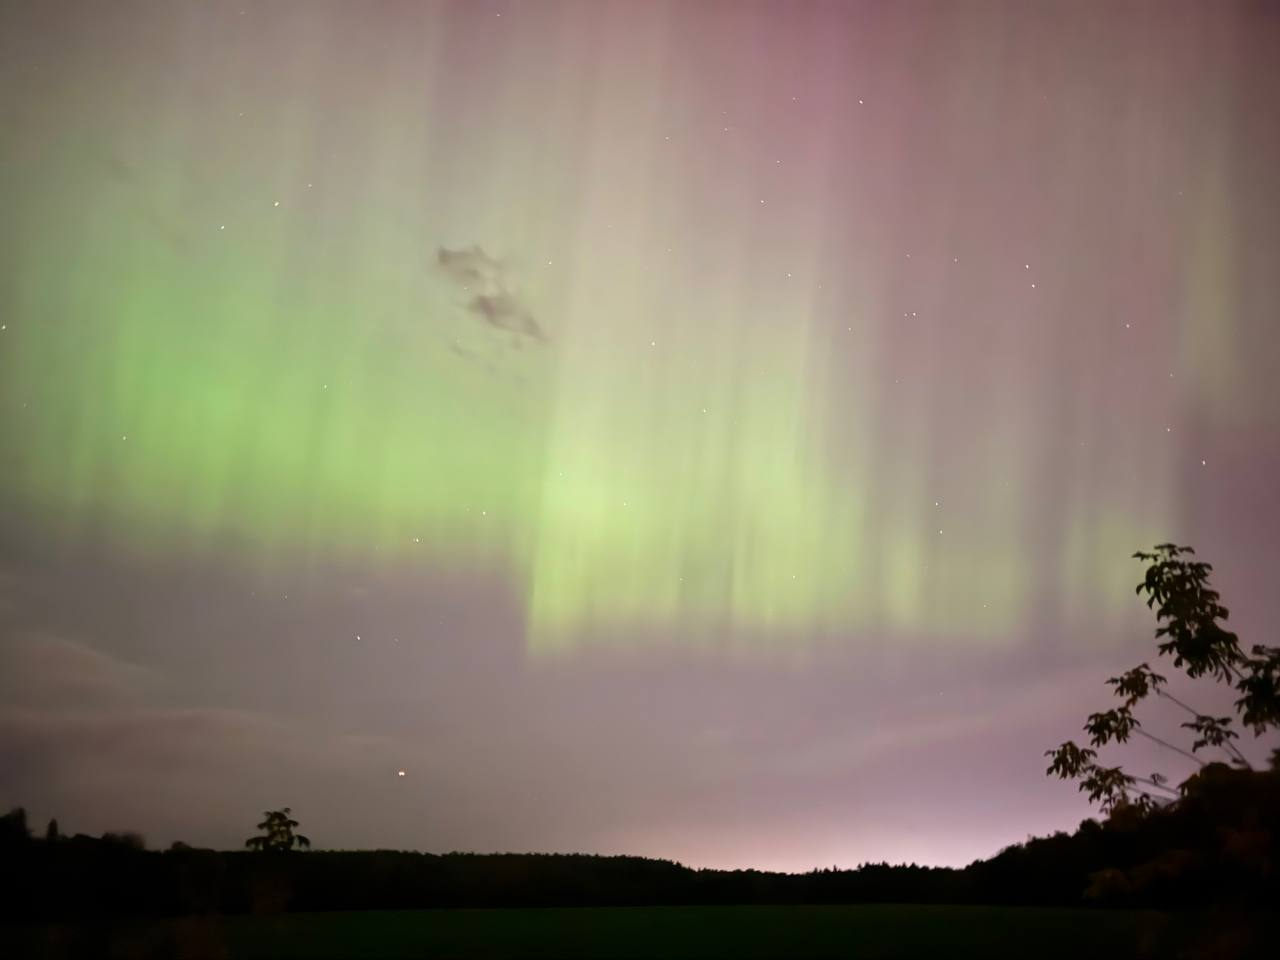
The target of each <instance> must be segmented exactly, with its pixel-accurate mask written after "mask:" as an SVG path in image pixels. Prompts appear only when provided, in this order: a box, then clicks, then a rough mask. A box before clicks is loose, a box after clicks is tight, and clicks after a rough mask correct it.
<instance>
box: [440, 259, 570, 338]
mask: <svg viewBox="0 0 1280 960" xmlns="http://www.w3.org/2000/svg"><path fill="white" fill-rule="evenodd" d="M436 264H437V266H439V268H440V269H441V271H443V273H444V275H445V276H446V277H448V278H449V280H450V282H451V283H452V284H453V286H454V287H455V288H457V292H458V293H460V294H463V295H464V299H465V302H464V304H463V309H464V310H465V311H466V312H467V313H468V314H470V315H471V316H472V317H475V318H476V319H477V320H479V321H480V322H481V323H483V324H484V325H485V326H487V327H490V328H492V329H494V330H497V331H499V332H501V333H505V334H511V335H512V336H513V337H514V338H515V342H516V343H522V342H524V341H526V340H528V341H533V342H537V343H545V342H546V340H547V337H546V334H545V333H544V332H543V329H542V326H541V325H540V324H539V323H538V321H537V319H536V318H535V317H534V315H533V311H532V310H531V309H530V308H529V305H528V304H527V303H526V302H525V301H524V299H523V298H522V297H521V296H520V295H519V294H518V293H517V292H516V290H515V289H514V287H513V284H512V282H511V279H510V277H509V276H508V275H507V270H506V266H505V265H504V264H503V262H502V261H501V260H498V259H496V258H494V257H491V256H490V255H489V254H488V253H486V252H485V251H484V249H483V248H482V247H480V246H479V245H476V246H473V247H471V248H469V249H457V250H451V249H449V248H448V247H440V248H439V249H438V250H437V251H436Z"/></svg>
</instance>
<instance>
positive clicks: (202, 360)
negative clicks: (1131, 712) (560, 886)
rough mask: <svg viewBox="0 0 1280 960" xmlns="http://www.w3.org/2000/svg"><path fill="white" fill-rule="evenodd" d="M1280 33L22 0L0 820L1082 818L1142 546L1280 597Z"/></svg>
mask: <svg viewBox="0 0 1280 960" xmlns="http://www.w3.org/2000/svg"><path fill="white" fill-rule="evenodd" d="M1277 50H1280V6H1276V5H1268V4H1263V3H1250V4H1244V5H1233V4H1229V3H1225V2H1222V3H1217V2H1215V3H1209V2H1205V3H1198V4H1181V3H1173V2H1158V3H1146V4H1123V3H1111V2H1101V0H1099V2H1091V3H1090V2H1086V3H1061V4H1058V3H1028V2H1010V3H1007V4H1002V3H980V2H964V3H961V2H955V3H909V2H894V3H887V2H886V3H868V4H861V3H804V2H782V0H778V2H770V3H753V2H739V3H729V2H694V0H686V2H680V3H670V4H667V3H662V2H658V0H633V2H617V3H614V2H606V0H599V2H596V0H584V2H564V3H554V2H546V3H537V2H511V0H497V2H490V0H466V2H463V0H459V2H451V3H438V4H435V3H408V2H406V3H394V4H392V3H383V4H373V3H360V4H357V3H327V2H319V0H317V2H271V3H265V2H247V0H238V2H232V3H214V2H210V3H179V2H167V0H166V2H157V3H154V4H146V5H143V4H130V3H112V4H105V3H83V4H67V3H63V2H52V0H33V2H30V3H26V4H22V3H7V4H5V5H4V6H3V9H2V11H0V123H2V124H3V126H2V128H0V129H3V130H4V136H3V141H2V142H0V210H2V212H3V215H2V217H0V805H3V806H5V808H6V809H7V807H8V806H9V805H16V804H24V805H25V806H26V807H27V809H28V811H29V814H30V815H31V817H32V818H33V819H34V820H35V821H36V822H37V823H38V824H40V825H42V823H43V819H44V818H47V817H50V816H56V817H58V818H59V821H60V822H61V824H62V826H63V829H64V830H66V831H69V832H75V831H84V832H90V833H100V832H102V831H104V830H120V829H136V830H138V831H140V832H142V833H143V834H145V835H146V837H147V839H148V840H149V841H150V842H151V843H152V844H153V845H167V844H168V843H169V842H171V841H173V840H175V839H179V838H180V839H183V840H185V841H187V842H190V843H193V844H199V845H213V846H224V847H238V846H240V845H241V844H242V842H243V840H244V838H245V837H246V836H248V835H249V834H250V833H251V832H252V827H253V824H255V823H256V822H257V820H258V819H259V818H260V816H259V815H260V812H261V811H262V810H264V809H267V808H269V807H278V806H283V805H285V804H288V805H290V806H292V808H293V809H294V812H295V815H296V816H297V818H298V819H299V820H300V821H301V823H302V828H303V830H304V832H305V833H307V834H308V835H309V836H310V837H311V838H312V839H313V841H314V842H315V844H316V846H318V847H345V848H355V847H374V846H377V847H393V848H403V849H423V850H431V851H448V850H455V849H456V850H479V851H491V850H513V851H525V850H535V851H584V852H601V853H620V852H625V853H633V854H642V855H646V856H657V857H664V858H670V859H676V860H680V861H683V862H685V863H689V864H691V865H696V866H756V867H761V868H780V869H792V870H803V869H809V868H811V867H814V866H830V865H832V864H839V865H841V866H851V865H854V864H857V863H858V862H860V861H864V860H881V859H886V860H890V861H899V860H903V861H918V862H920V863H930V864H957V863H964V862H967V861H969V860H971V859H973V858H976V857H979V856H986V855H989V854H992V853H994V852H995V851H996V850H998V849H999V848H1000V847H1002V846H1004V845H1006V844H1008V843H1012V842H1016V841H1020V840H1023V839H1025V838H1026V836H1027V835H1028V834H1029V833H1045V832H1049V831H1052V830H1055V829H1067V830H1070V829H1072V828H1074V826H1075V825H1076V824H1077V823H1078V821H1079V820H1080V819H1081V818H1082V817H1084V816H1086V815H1087V814H1088V812H1089V809H1088V807H1087V805H1086V803H1085V802H1084V800H1083V799H1082V798H1081V796H1080V795H1078V794H1077V793H1076V792H1075V790H1074V788H1073V787H1072V786H1071V785H1069V784H1063V783H1061V782H1059V781H1056V780H1049V779H1047V778H1046V777H1045V776H1044V768H1045V764H1046V761H1045V759H1044V757H1043V751H1044V750H1045V749H1046V748H1049V747H1051V746H1055V745H1056V744H1057V743H1059V742H1060V741H1062V740H1064V739H1067V738H1068V737H1071V736H1074V735H1077V734H1078V732H1079V726H1080V724H1081V722H1082V721H1083V719H1084V716H1085V714H1086V713H1088V712H1090V711H1092V710H1095V709H1101V708H1103V707H1104V706H1106V705H1108V699H1109V695H1108V692H1107V688H1106V687H1105V685H1104V683H1103V681H1104V680H1105V678H1106V677H1108V676H1110V675H1112V674H1113V673H1114V672H1116V671H1117V670H1118V669H1121V668H1126V667H1129V666H1132V665H1133V664H1135V663H1137V662H1139V661H1141V660H1143V659H1152V658H1153V657H1154V644H1153V642H1152V640H1151V632H1152V629H1153V627H1154V624H1153V622H1152V620H1151V618H1150V615H1149V613H1148V612H1147V610H1146V609H1145V607H1144V606H1143V604H1142V601H1141V600H1140V599H1139V598H1137V597H1135V596H1134V592H1133V586H1134V584H1135V583H1136V582H1137V580H1138V579H1139V578H1140V576H1141V573H1142V568H1141V566H1140V565H1139V564H1138V563H1137V562H1136V561H1134V560H1132V559H1130V558H1129V555H1130V554H1131V553H1132V552H1133V551H1134V550H1137V549H1141V548H1144V547H1149V546H1150V545H1152V544H1154V543H1157V542H1160V541H1164V540H1176V541H1177V542H1179V543H1192V544H1194V545H1195V546H1196V547H1197V548H1198V549H1199V551H1200V553H1201V554H1202V555H1203V557H1204V558H1205V559H1208V560H1210V561H1211V562H1213V563H1214V564H1215V567H1216V580H1215V582H1216V584H1217V586H1218V587H1219V588H1220V589H1221V590H1222V592H1223V595H1224V600H1225V602H1226V604H1227V606H1229V607H1230V608H1231V611H1232V624H1233V626H1234V628H1235V629H1236V630H1238V631H1239V632H1240V634H1241V638H1242V641H1243V642H1244V643H1245V644H1246V645H1247V644H1249V643H1251V642H1274V641H1275V635H1276V626H1277V623H1280V594H1278V593H1277V591H1276V589H1275V571H1274V566H1273V564H1274V563H1275V562H1276V558H1277V557H1280V552H1278V551H1280V548H1278V546H1277V545H1278V544H1280V507H1278V506H1277V503H1276V495H1277V490H1278V489H1280V317H1278V315H1277V306H1278V305H1280V176H1278V175H1277V171H1278V170H1280V57H1278V56H1277ZM1153 709H1157V710H1158V707H1157V708H1153ZM1178 721H1179V718H1178V717H1177V715H1176V714H1171V715H1168V716H1166V717H1164V718H1163V721H1162V720H1161V717H1160V715H1159V714H1156V715H1155V716H1153V717H1152V719H1150V720H1149V721H1146V723H1147V726H1148V728H1149V729H1152V730H1153V731H1158V730H1159V729H1160V727H1161V723H1162V722H1167V725H1168V729H1171V730H1176V729H1177V722H1178ZM1135 753H1136V757H1137V761H1136V767H1137V768H1142V765H1143V763H1145V762H1146V759H1145V756H1144V755H1143V753H1142V751H1141V750H1137V751H1135V752H1131V753H1129V754H1128V755H1127V756H1128V757H1130V758H1133V757H1134V756H1135ZM1164 769H1166V770H1170V772H1172V773H1173V774H1175V775H1176V774H1178V773H1183V774H1185V773H1187V772H1189V771H1187V770H1184V769H1181V768H1169V767H1168V766H1166V767H1165V768H1164ZM1142 772H1145V770H1143V771H1142Z"/></svg>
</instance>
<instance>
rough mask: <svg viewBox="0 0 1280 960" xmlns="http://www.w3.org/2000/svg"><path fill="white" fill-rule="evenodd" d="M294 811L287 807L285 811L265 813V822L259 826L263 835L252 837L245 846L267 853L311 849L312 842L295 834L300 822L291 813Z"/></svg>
mask: <svg viewBox="0 0 1280 960" xmlns="http://www.w3.org/2000/svg"><path fill="white" fill-rule="evenodd" d="M291 812H292V811H291V810H290V809H289V808H288V807H285V808H284V809H283V810H267V811H264V812H263V814H262V816H263V818H264V819H263V821H262V822H261V823H260V824H258V829H259V830H261V831H263V833H262V834H261V835H259V836H256V837H250V838H249V839H248V840H246V841H245V842H244V845H245V846H246V847H248V848H249V849H250V850H259V851H263V852H266V853H288V852H290V851H291V850H293V849H294V847H295V846H296V847H298V848H310V847H311V841H310V840H309V839H307V838H306V837H304V836H303V835H302V834H300V833H294V832H293V831H294V828H296V827H297V826H298V821H297V820H294V819H293V818H292V817H291V816H290V813H291Z"/></svg>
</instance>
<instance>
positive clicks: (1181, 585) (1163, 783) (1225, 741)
mask: <svg viewBox="0 0 1280 960" xmlns="http://www.w3.org/2000/svg"><path fill="white" fill-rule="evenodd" d="M1194 554H1195V551H1194V550H1192V549H1191V548H1190V547H1179V546H1176V545H1174V544H1172V543H1162V544H1160V545H1158V546H1156V547H1154V548H1153V550H1152V552H1150V553H1147V552H1142V551H1140V552H1138V553H1135V554H1134V557H1135V559H1138V560H1141V561H1143V562H1144V563H1146V564H1148V566H1147V572H1146V576H1145V577H1144V578H1143V581H1142V582H1141V583H1139V584H1138V587H1137V591H1136V592H1137V593H1138V594H1143V593H1145V594H1146V595H1147V606H1148V607H1150V608H1152V609H1154V610H1155V614H1156V621H1157V629H1156V634H1155V636H1156V639H1157V640H1160V641H1161V642H1160V643H1159V645H1158V646H1157V650H1158V653H1159V655H1160V656H1162V657H1164V656H1169V657H1172V658H1173V666H1174V667H1175V669H1180V670H1182V671H1183V672H1184V673H1185V674H1186V675H1187V676H1188V677H1190V678H1191V679H1193V680H1202V681H1205V682H1206V683H1214V684H1218V683H1225V684H1228V685H1230V686H1231V687H1233V688H1234V690H1235V691H1236V693H1238V694H1239V697H1238V699H1237V700H1236V701H1235V705H1234V707H1235V717H1234V718H1233V717H1232V716H1230V715H1227V716H1213V715H1211V714H1205V713H1201V712H1200V711H1199V710H1196V709H1195V708H1194V707H1192V706H1190V705H1188V704H1187V703H1185V702H1183V701H1182V700H1181V699H1179V698H1178V697H1175V696H1174V695H1173V694H1171V693H1169V692H1168V691H1167V690H1165V689H1164V685H1165V678H1164V677H1163V676H1161V675H1160V674H1158V673H1156V672H1155V671H1154V670H1152V669H1151V667H1150V666H1149V665H1147V664H1146V663H1141V664H1139V665H1138V666H1136V667H1134V668H1133V669H1131V670H1128V671H1126V672H1125V673H1122V674H1121V675H1120V676H1118V677H1112V678H1111V679H1110V680H1108V681H1107V683H1108V684H1110V685H1111V687H1112V689H1113V692H1114V693H1115V695H1116V696H1117V697H1119V698H1120V701H1121V704H1120V706H1118V707H1113V708H1112V709H1110V710H1104V711H1102V712H1099V713H1094V714H1090V716H1089V719H1088V720H1087V721H1086V722H1085V725H1084V730H1085V732H1086V733H1087V734H1089V744H1090V746H1088V747H1081V746H1078V745H1077V744H1076V743H1074V742H1073V741H1071V740H1068V741H1066V742H1065V743H1063V744H1062V745H1061V746H1059V747H1058V748H1057V749H1055V750H1048V751H1046V752H1045V755H1046V756H1048V757H1050V758H1051V762H1050V764H1049V769H1048V770H1047V771H1046V773H1048V774H1050V775H1056V776H1058V777H1060V778H1061V779H1063V780H1068V779H1075V780H1079V781H1080V789H1081V790H1084V791H1088V794H1089V799H1090V800H1091V801H1093V802H1095V803H1098V804H1100V805H1101V806H1102V809H1103V810H1104V811H1106V812H1107V813H1111V812H1114V811H1115V810H1116V809H1117V808H1119V807H1130V808H1136V810H1137V811H1139V812H1146V811H1149V810H1150V809H1152V808H1153V807H1155V806H1159V805H1162V804H1163V803H1167V802H1170V801H1173V800H1177V799H1178V798H1179V797H1180V796H1182V795H1184V794H1185V793H1186V790H1187V788H1188V784H1192V783H1193V782H1194V781H1195V780H1196V777H1195V776H1193V777H1192V778H1191V779H1189V780H1188V781H1187V782H1186V783H1184V784H1182V785H1181V788H1180V789H1178V788H1174V787H1172V786H1170V785H1169V780H1168V778H1167V777H1165V776H1162V775H1161V774H1159V773H1153V774H1151V775H1150V776H1149V777H1140V776H1135V775H1133V774H1129V773H1126V772H1125V771H1124V769H1123V768H1122V767H1120V766H1114V767H1108V766H1103V765H1102V764H1100V763H1098V761H1097V756H1098V750H1099V749H1100V748H1102V747H1104V746H1106V745H1107V744H1109V743H1112V742H1115V743H1125V742H1127V741H1128V739H1129V737H1130V736H1133V735H1135V734H1136V735H1138V736H1142V737H1145V738H1146V739H1148V740H1151V741H1152V742H1153V743H1156V744H1158V745H1160V746H1161V747H1163V748H1165V749H1167V750H1170V751H1173V752H1175V753H1178V754H1180V755H1182V756H1183V757H1186V758H1188V759H1190V760H1192V761H1194V762H1195V763H1196V764H1198V765H1199V766H1200V767H1201V768H1204V767H1206V766H1209V763H1208V761H1206V760H1205V759H1204V757H1203V756H1201V751H1216V752H1217V754H1218V755H1219V756H1220V757H1224V758H1225V759H1226V760H1227V762H1228V763H1230V764H1231V765H1232V766H1235V767H1238V768H1241V769H1245V770H1251V769H1252V766H1251V764H1250V763H1249V761H1248V759H1247V758H1246V757H1245V755H1244V753H1242V752H1241V750H1240V748H1239V747H1238V746H1237V744H1236V741H1237V740H1239V734H1238V733H1237V731H1236V724H1237V722H1238V723H1239V724H1240V726H1242V727H1243V728H1245V729H1247V730H1248V731H1250V732H1251V733H1252V734H1253V736H1254V737H1260V736H1263V735H1264V734H1266V733H1267V732H1268V731H1274V730H1276V729H1280V647H1266V646H1261V645H1255V646H1253V647H1252V648H1251V649H1250V652H1249V653H1247V654H1246V653H1245V652H1244V651H1243V650H1242V649H1241V648H1240V641H1239V638H1238V637H1237V636H1236V635H1235V634H1234V633H1232V632H1231V631H1230V630H1227V629H1226V628H1225V627H1224V626H1223V623H1225V621H1226V619H1227V608H1226V607H1224V606H1222V605H1221V604H1220V603H1219V602H1218V600H1219V596H1218V592H1217V591H1216V590H1214V589H1212V588H1211V587H1210V585H1209V573H1210V571H1212V569H1213V568H1212V567H1211V566H1210V565H1209V564H1207V563H1201V562H1199V561H1195V560H1193V559H1192V558H1193V557H1194ZM1152 694H1154V695H1155V696H1156V697H1159V698H1162V699H1165V700H1168V701H1170V702H1171V703H1173V704H1174V705H1176V706H1177V707H1179V708H1180V709H1181V710H1183V711H1185V713H1186V714H1187V715H1188V716H1189V717H1190V719H1189V720H1187V721H1185V722H1183V723H1182V725H1181V729H1183V730H1186V731H1187V733H1186V734H1185V736H1187V737H1188V738H1189V739H1190V743H1189V745H1188V746H1189V749H1185V748H1183V747H1180V746H1178V745H1176V744H1173V743H1170V742H1169V741H1168V740H1165V739H1163V738H1161V737H1158V736H1156V735H1154V734H1152V733H1149V732H1148V731H1146V730H1145V729H1143V727H1142V725H1141V723H1140V722H1139V721H1138V718H1137V717H1136V716H1135V715H1134V710H1135V708H1136V707H1137V706H1138V704H1139V703H1141V702H1142V701H1143V700H1144V699H1146V698H1147V697H1148V696H1151V695H1152ZM1272 765H1273V766H1280V751H1275V752H1273V753H1272ZM1218 769H1222V768H1221V767H1219V768H1218ZM1140 784H1141V786H1139V785H1140Z"/></svg>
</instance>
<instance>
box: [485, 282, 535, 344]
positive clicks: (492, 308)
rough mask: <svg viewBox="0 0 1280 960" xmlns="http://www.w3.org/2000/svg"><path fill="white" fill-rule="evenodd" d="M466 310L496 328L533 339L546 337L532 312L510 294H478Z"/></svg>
mask: <svg viewBox="0 0 1280 960" xmlns="http://www.w3.org/2000/svg"><path fill="white" fill-rule="evenodd" d="M467 310H469V311H470V312H471V313H473V314H475V315H476V316H477V317H479V318H480V319H481V320H483V321H484V322H485V323H487V324H488V325H489V326H491V327H493V328H495V329H497V330H505V331H506V332H508V333H514V334H516V335H517V336H521V337H528V338H530V339H533V340H544V339H546V338H545V337H544V336H543V335H542V328H541V327H539V326H538V321H537V320H535V319H534V318H533V314H531V313H530V312H529V311H528V309H526V308H525V306H524V305H523V304H522V303H520V301H518V300H517V299H516V298H515V297H512V296H511V295H510V294H506V293H500V294H498V295H496V296H489V295H488V294H483V293H482V294H479V295H478V296H476V297H473V298H472V299H471V302H470V303H468V304H467Z"/></svg>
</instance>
